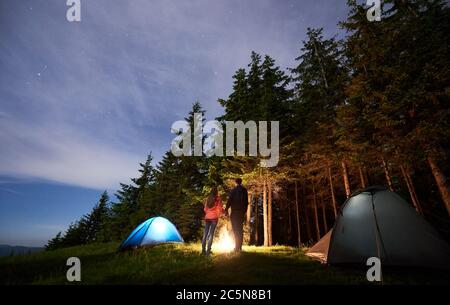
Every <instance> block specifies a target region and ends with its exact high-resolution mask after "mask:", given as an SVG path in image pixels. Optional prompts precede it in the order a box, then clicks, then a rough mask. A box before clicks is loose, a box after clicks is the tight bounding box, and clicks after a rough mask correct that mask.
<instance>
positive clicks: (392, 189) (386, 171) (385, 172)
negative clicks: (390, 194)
mask: <svg viewBox="0 0 450 305" xmlns="http://www.w3.org/2000/svg"><path fill="white" fill-rule="evenodd" d="M381 163H382V164H383V170H384V176H385V177H386V181H387V184H388V186H389V189H390V190H391V191H394V186H393V184H392V179H391V175H390V173H389V168H388V166H387V163H386V160H384V156H383V155H381Z"/></svg>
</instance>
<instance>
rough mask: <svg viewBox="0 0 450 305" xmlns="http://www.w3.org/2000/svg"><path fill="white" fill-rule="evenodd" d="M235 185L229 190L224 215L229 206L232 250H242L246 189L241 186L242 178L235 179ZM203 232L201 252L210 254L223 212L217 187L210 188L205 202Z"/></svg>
mask: <svg viewBox="0 0 450 305" xmlns="http://www.w3.org/2000/svg"><path fill="white" fill-rule="evenodd" d="M235 182H236V186H235V187H234V188H233V189H232V190H231V192H230V194H229V196H228V201H227V205H226V207H225V216H228V210H229V209H230V208H231V215H230V218H231V227H232V229H233V235H234V245H235V246H234V252H241V251H242V241H243V237H244V219H245V215H246V213H247V206H248V196H247V189H246V188H245V187H243V186H242V179H241V178H237V179H235ZM204 211H205V232H204V233H203V239H202V253H203V254H210V253H211V246H212V242H213V239H214V232H215V231H216V227H217V222H218V221H219V217H220V215H221V214H222V212H223V206H222V200H221V199H220V196H219V193H218V191H217V188H213V189H212V190H211V193H210V195H209V196H208V198H207V199H206V203H205V208H204Z"/></svg>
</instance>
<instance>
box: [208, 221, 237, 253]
mask: <svg viewBox="0 0 450 305" xmlns="http://www.w3.org/2000/svg"><path fill="white" fill-rule="evenodd" d="M233 249H234V239H233V236H232V234H231V232H230V231H229V230H228V228H227V226H223V227H222V228H221V229H220V231H219V238H218V239H217V240H216V241H215V242H214V243H213V251H215V252H222V253H228V252H231V251H233Z"/></svg>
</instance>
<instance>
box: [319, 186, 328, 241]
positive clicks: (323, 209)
mask: <svg viewBox="0 0 450 305" xmlns="http://www.w3.org/2000/svg"><path fill="white" fill-rule="evenodd" d="M320 201H321V202H320V203H321V206H322V218H323V225H324V227H325V234H326V233H327V232H328V223H327V212H326V210H325V201H324V200H323V194H321V195H320Z"/></svg>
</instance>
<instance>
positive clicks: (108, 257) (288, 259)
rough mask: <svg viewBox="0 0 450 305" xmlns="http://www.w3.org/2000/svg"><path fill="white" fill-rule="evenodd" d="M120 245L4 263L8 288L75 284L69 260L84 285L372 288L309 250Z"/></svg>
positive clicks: (393, 278)
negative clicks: (76, 261) (209, 250)
mask: <svg viewBox="0 0 450 305" xmlns="http://www.w3.org/2000/svg"><path fill="white" fill-rule="evenodd" d="M117 246H118V244H116V243H109V244H94V245H86V246H79V247H73V248H67V249H61V250H56V251H49V252H41V253H34V254H29V255H23V256H15V257H3V258H0V274H1V278H0V283H2V284H69V283H68V282H67V281H66V271H67V268H68V267H66V260H67V258H68V257H71V256H76V257H79V258H80V259H81V265H82V266H81V270H82V275H81V279H82V281H81V284H367V283H368V282H367V281H366V278H365V270H354V269H353V270H352V269H344V268H330V267H326V266H323V265H321V264H319V263H317V262H315V261H312V260H310V259H309V258H308V257H306V256H305V255H304V249H297V248H291V247H286V246H273V247H270V248H267V247H255V246H249V247H248V246H245V247H244V253H241V254H233V253H229V254H222V253H214V254H213V255H211V256H209V257H206V256H202V255H200V250H201V246H200V244H184V245H180V244H166V245H161V246H156V247H150V248H141V249H137V250H134V251H129V252H125V253H117V252H116V250H117ZM385 281H386V282H387V283H435V282H437V283H442V282H445V283H450V279H449V277H448V276H445V275H444V277H442V274H438V275H436V274H434V273H433V274H431V275H430V274H424V273H422V272H421V273H420V275H419V276H418V275H416V274H411V273H409V274H400V275H399V274H386V273H385Z"/></svg>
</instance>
